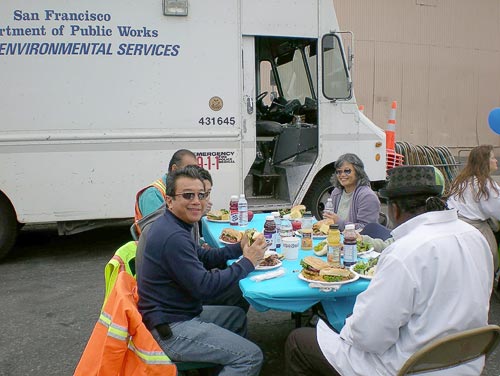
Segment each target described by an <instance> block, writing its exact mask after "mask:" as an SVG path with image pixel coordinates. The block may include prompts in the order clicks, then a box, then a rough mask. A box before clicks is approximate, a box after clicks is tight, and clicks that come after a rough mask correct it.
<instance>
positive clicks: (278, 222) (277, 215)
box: [271, 212, 281, 250]
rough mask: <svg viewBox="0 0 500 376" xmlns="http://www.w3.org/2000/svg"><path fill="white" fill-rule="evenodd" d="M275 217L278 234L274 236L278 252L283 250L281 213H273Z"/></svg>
mask: <svg viewBox="0 0 500 376" xmlns="http://www.w3.org/2000/svg"><path fill="white" fill-rule="evenodd" d="M271 214H272V215H273V216H274V223H275V224H276V234H275V235H274V244H275V245H276V250H279V249H281V233H280V231H281V217H280V213H279V212H272V213H271Z"/></svg>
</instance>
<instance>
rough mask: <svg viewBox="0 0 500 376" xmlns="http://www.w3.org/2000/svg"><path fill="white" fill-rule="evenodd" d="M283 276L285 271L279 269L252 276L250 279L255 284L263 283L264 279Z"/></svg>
mask: <svg viewBox="0 0 500 376" xmlns="http://www.w3.org/2000/svg"><path fill="white" fill-rule="evenodd" d="M283 275H285V269H284V268H279V269H276V270H272V271H270V272H267V273H262V274H257V275H254V276H253V277H250V279H251V280H252V281H255V282H261V281H265V280H266V279H271V278H277V277H281V276H283Z"/></svg>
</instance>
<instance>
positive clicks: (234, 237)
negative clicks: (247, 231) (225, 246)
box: [219, 227, 243, 243]
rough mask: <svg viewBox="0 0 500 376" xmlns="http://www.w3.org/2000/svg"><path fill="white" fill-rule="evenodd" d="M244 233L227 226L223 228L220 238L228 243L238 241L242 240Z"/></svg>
mask: <svg viewBox="0 0 500 376" xmlns="http://www.w3.org/2000/svg"><path fill="white" fill-rule="evenodd" d="M242 237H243V234H242V233H241V232H239V231H238V230H235V229H234V228H230V227H226V228H224V229H222V233H221V234H220V237H219V239H220V240H222V241H224V242H226V243H238V242H239V241H241V238H242Z"/></svg>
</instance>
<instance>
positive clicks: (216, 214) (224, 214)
mask: <svg viewBox="0 0 500 376" xmlns="http://www.w3.org/2000/svg"><path fill="white" fill-rule="evenodd" d="M207 218H208V219H211V220H213V221H229V211H228V210H226V209H221V210H210V211H209V212H208V213H207Z"/></svg>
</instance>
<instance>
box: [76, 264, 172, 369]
mask: <svg viewBox="0 0 500 376" xmlns="http://www.w3.org/2000/svg"><path fill="white" fill-rule="evenodd" d="M138 299H139V296H138V295H137V283H136V281H135V279H134V278H133V277H132V276H131V275H129V274H128V273H127V272H121V273H119V274H118V278H117V280H116V283H115V286H114V288H113V290H112V292H111V294H110V296H109V298H108V300H107V301H106V304H105V306H104V308H103V310H102V312H101V315H100V317H99V321H98V322H97V323H96V325H95V327H94V330H93V331H92V334H91V336H90V339H89V341H88V343H87V346H86V347H85V350H84V351H83V354H82V357H81V359H80V362H79V363H78V366H77V368H76V370H75V373H74V375H75V376H93V375H99V376H111V375H113V376H141V375H150V376H160V375H161V376H176V375H177V368H176V366H175V364H173V363H172V361H171V360H170V358H169V357H168V356H167V355H166V354H165V353H164V352H163V350H162V349H161V348H160V346H159V345H158V343H157V342H156V341H155V339H154V338H153V336H152V335H151V332H150V331H149V330H148V329H147V328H146V326H145V325H144V323H143V322H142V317H141V314H140V313H139V310H138V309H137V301H138Z"/></svg>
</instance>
